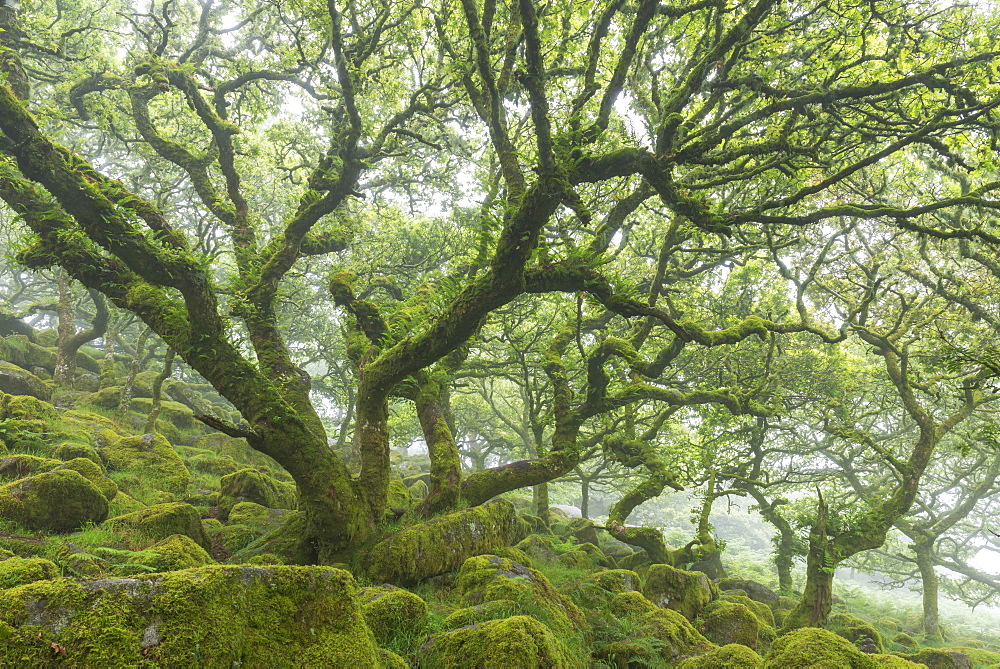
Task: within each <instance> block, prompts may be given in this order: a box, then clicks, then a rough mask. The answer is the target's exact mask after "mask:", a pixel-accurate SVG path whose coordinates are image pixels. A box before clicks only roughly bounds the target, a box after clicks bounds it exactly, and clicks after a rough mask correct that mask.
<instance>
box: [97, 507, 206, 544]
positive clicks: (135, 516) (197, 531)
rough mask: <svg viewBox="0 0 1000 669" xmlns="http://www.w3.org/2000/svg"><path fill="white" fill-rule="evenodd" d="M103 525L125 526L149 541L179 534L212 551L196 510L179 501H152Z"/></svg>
mask: <svg viewBox="0 0 1000 669" xmlns="http://www.w3.org/2000/svg"><path fill="white" fill-rule="evenodd" d="M104 525H105V526H106V527H108V528H110V529H118V528H123V529H124V528H128V529H133V530H135V531H137V532H140V533H141V534H143V535H145V536H146V537H148V538H149V539H151V540H153V541H159V540H160V539H166V538H167V537H169V536H170V535H172V534H183V535H185V536H188V537H190V538H192V539H194V541H195V543H197V544H198V545H199V546H201V547H202V548H204V549H205V550H206V551H209V550H212V542H211V541H210V540H209V538H208V534H207V533H206V532H205V526H204V525H202V523H201V516H200V515H199V514H198V510H197V509H195V508H194V507H193V506H191V505H190V504H184V503H183V502H170V503H167V504H154V505H153V506H147V507H145V508H143V509H139V510H138V511H133V512H132V513H127V514H124V515H121V516H116V517H115V518H109V519H108V520H107V521H105V523H104Z"/></svg>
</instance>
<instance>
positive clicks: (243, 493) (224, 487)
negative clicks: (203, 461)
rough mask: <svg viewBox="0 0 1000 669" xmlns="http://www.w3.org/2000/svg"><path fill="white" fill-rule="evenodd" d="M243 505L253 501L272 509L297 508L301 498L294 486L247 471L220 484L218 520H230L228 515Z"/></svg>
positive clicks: (247, 469)
mask: <svg viewBox="0 0 1000 669" xmlns="http://www.w3.org/2000/svg"><path fill="white" fill-rule="evenodd" d="M240 502H253V503H254V504H260V505H261V506H265V507H267V508H269V509H294V508H296V507H297V506H298V495H297V493H296V490H295V486H294V485H292V484H290V483H284V482H282V481H278V480H277V479H274V478H271V477H270V476H268V475H267V474H263V473H261V472H260V471H258V470H256V469H251V468H246V469H240V470H239V471H236V472H233V473H232V474H228V475H226V476H223V477H222V479H221V480H220V481H219V518H220V519H221V520H226V519H227V518H229V512H230V511H232V509H233V507H234V506H236V505H237V504H239V503H240Z"/></svg>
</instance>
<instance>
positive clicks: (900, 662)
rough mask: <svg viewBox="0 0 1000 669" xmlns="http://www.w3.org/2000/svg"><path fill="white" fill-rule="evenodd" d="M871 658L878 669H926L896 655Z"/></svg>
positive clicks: (880, 655)
mask: <svg viewBox="0 0 1000 669" xmlns="http://www.w3.org/2000/svg"><path fill="white" fill-rule="evenodd" d="M871 658H872V659H873V660H875V662H876V664H878V667H879V669H927V665H926V664H919V663H917V662H910V661H909V660H904V659H903V658H901V657H899V656H898V655H885V654H881V653H880V654H876V655H872V656H871ZM970 669H971V667H970Z"/></svg>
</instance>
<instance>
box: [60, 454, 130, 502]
mask: <svg viewBox="0 0 1000 669" xmlns="http://www.w3.org/2000/svg"><path fill="white" fill-rule="evenodd" d="M63 469H72V470H73V471H75V472H79V473H80V474H81V475H82V476H83V477H84V478H85V479H87V480H88V481H90V482H91V483H93V484H94V485H95V486H97V489H98V490H100V491H101V494H103V495H104V496H105V497H106V498H107V500H108V501H109V502H110V501H111V500H113V499H114V498H115V497H117V496H118V484H117V483H115V482H114V481H112V480H111V479H110V478H108V476H107V475H106V474H105V473H104V468H103V467H101V466H100V465H99V464H97V463H96V462H94V461H93V460H91V459H89V458H74V459H72V460H70V461H69V462H64V463H62V464H60V465H59V466H57V467H55V468H54V469H52V471H60V470H63Z"/></svg>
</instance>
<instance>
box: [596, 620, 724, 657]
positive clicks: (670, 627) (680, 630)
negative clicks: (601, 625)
mask: <svg viewBox="0 0 1000 669" xmlns="http://www.w3.org/2000/svg"><path fill="white" fill-rule="evenodd" d="M636 622H637V624H638V629H637V630H636V631H635V632H634V633H633V634H631V635H630V636H629V637H627V638H625V639H622V640H619V641H613V642H611V643H609V644H607V645H605V646H603V647H601V648H599V649H598V650H597V651H596V652H595V657H597V658H599V659H603V660H611V661H613V662H614V663H615V666H629V667H631V666H660V665H662V664H663V663H664V662H666V666H673V665H674V664H676V663H677V662H679V661H680V660H683V659H686V658H689V657H693V656H695V655H701V654H703V653H706V652H708V651H710V650H712V648H714V646H713V644H712V643H711V642H710V641H709V640H708V639H706V638H705V637H703V636H702V635H701V634H700V633H699V632H698V630H696V629H695V628H694V627H693V626H692V625H691V623H690V622H688V620H687V619H686V618H685V617H684V616H682V615H681V614H679V613H677V612H676V611H671V610H670V609H656V610H655V611H650V612H649V613H646V614H644V615H642V616H640V617H638V618H637V619H636Z"/></svg>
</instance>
